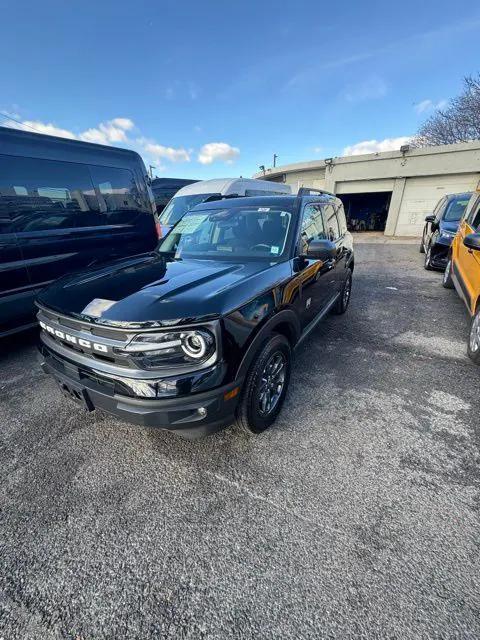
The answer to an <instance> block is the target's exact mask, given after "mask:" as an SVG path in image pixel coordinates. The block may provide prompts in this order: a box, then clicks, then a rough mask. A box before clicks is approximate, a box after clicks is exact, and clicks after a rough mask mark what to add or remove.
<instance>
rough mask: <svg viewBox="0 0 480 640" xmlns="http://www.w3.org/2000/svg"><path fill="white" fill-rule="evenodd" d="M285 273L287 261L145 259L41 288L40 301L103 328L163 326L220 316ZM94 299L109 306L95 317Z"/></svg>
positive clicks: (275, 281)
mask: <svg viewBox="0 0 480 640" xmlns="http://www.w3.org/2000/svg"><path fill="white" fill-rule="evenodd" d="M287 271H288V273H290V265H289V263H285V262H284V263H279V264H273V265H272V264H271V263H268V262H264V261H255V262H243V263H234V262H225V261H223V260H221V261H220V260H218V261H217V260H206V259H205V260H196V259H188V258H187V259H182V260H170V259H166V258H165V257H163V256H160V255H159V254H147V255H142V256H137V257H135V258H128V259H125V260H121V261H116V262H114V263H110V264H109V265H106V266H104V267H102V268H98V267H97V268H95V269H90V270H88V271H85V272H82V273H77V274H75V275H73V276H72V275H71V276H68V277H66V278H62V279H61V280H58V281H56V282H55V283H54V284H52V285H50V286H49V287H47V288H46V289H44V290H43V291H42V292H41V294H40V295H39V298H38V302H39V304H40V305H45V306H46V307H48V308H50V309H53V310H55V311H57V312H59V313H62V314H65V315H71V316H76V317H78V318H82V319H88V320H92V319H94V321H96V322H99V323H102V324H112V325H117V326H119V325H120V326H126V325H128V324H132V325H134V326H141V325H142V324H148V325H149V326H155V325H156V324H158V325H159V326H161V325H162V324H163V323H164V322H165V323H166V324H174V322H177V323H181V322H192V321H196V320H205V319H212V318H215V317H219V316H221V315H224V314H225V313H228V312H229V311H231V310H233V309H235V308H237V307H239V306H241V305H242V304H243V303H244V302H247V301H248V300H250V299H251V298H252V296H253V295H255V293H256V292H258V293H260V292H261V291H262V290H264V289H266V288H269V287H270V286H272V285H274V284H276V283H278V282H279V280H282V279H283V277H284V276H285V275H286V272H287ZM254 276H255V283H254V284H253V283H252V282H251V280H252V278H253V277H254ZM282 276H283V277H282ZM98 299H100V300H101V301H105V302H106V304H105V305H104V306H105V307H107V306H108V308H105V310H104V311H103V312H101V315H100V316H99V317H97V316H95V315H93V314H92V315H90V313H89V310H86V307H87V305H89V304H90V303H92V301H93V300H98ZM108 303H113V304H111V305H109V304H108ZM101 304H102V303H101Z"/></svg>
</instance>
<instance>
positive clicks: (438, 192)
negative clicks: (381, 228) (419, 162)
mask: <svg viewBox="0 0 480 640" xmlns="http://www.w3.org/2000/svg"><path fill="white" fill-rule="evenodd" d="M478 177H479V174H478V173H462V174H451V175H444V176H428V177H422V178H407V180H406V182H405V189H404V191H403V197H402V201H401V205H400V211H399V214H398V221H397V226H396V229H395V235H397V236H421V235H422V230H423V226H424V224H425V216H428V215H429V214H431V213H432V212H433V210H434V208H435V205H436V204H437V202H438V201H439V200H440V198H442V197H443V196H444V195H445V194H447V193H463V192H465V191H473V190H474V189H475V188H476V185H477V183H478Z"/></svg>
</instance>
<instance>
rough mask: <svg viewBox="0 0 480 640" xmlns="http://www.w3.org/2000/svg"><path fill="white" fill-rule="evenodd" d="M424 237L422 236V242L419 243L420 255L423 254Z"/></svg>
mask: <svg viewBox="0 0 480 640" xmlns="http://www.w3.org/2000/svg"><path fill="white" fill-rule="evenodd" d="M424 238H425V236H424V235H423V236H422V241H421V242H420V247H419V251H420V253H425V245H424V244H423V241H424Z"/></svg>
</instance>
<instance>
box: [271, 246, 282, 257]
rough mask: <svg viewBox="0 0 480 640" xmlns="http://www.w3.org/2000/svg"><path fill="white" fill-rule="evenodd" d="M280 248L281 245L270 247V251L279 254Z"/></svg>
mask: <svg viewBox="0 0 480 640" xmlns="http://www.w3.org/2000/svg"><path fill="white" fill-rule="evenodd" d="M279 250H280V247H272V248H271V249H270V253H273V254H274V255H277V254H278V252H279Z"/></svg>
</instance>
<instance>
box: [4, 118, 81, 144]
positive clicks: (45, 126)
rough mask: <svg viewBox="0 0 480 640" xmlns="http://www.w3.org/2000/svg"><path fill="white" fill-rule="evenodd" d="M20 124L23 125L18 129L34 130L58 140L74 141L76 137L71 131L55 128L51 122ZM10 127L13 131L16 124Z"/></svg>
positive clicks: (32, 121)
mask: <svg viewBox="0 0 480 640" xmlns="http://www.w3.org/2000/svg"><path fill="white" fill-rule="evenodd" d="M21 124H22V125H23V127H21V126H20V125H19V126H18V128H19V129H20V128H24V129H27V130H32V129H34V130H35V131H37V133H45V134H46V135H49V136H59V137H60V138H71V139H72V140H75V139H76V137H77V136H76V135H75V134H74V133H73V131H68V129H61V128H60V127H57V126H55V125H54V124H52V123H51V122H49V123H44V122H39V121H38V120H23V121H22V123H21ZM11 126H12V127H14V128H15V129H16V128H17V126H16V123H13V124H12V125H11Z"/></svg>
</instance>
